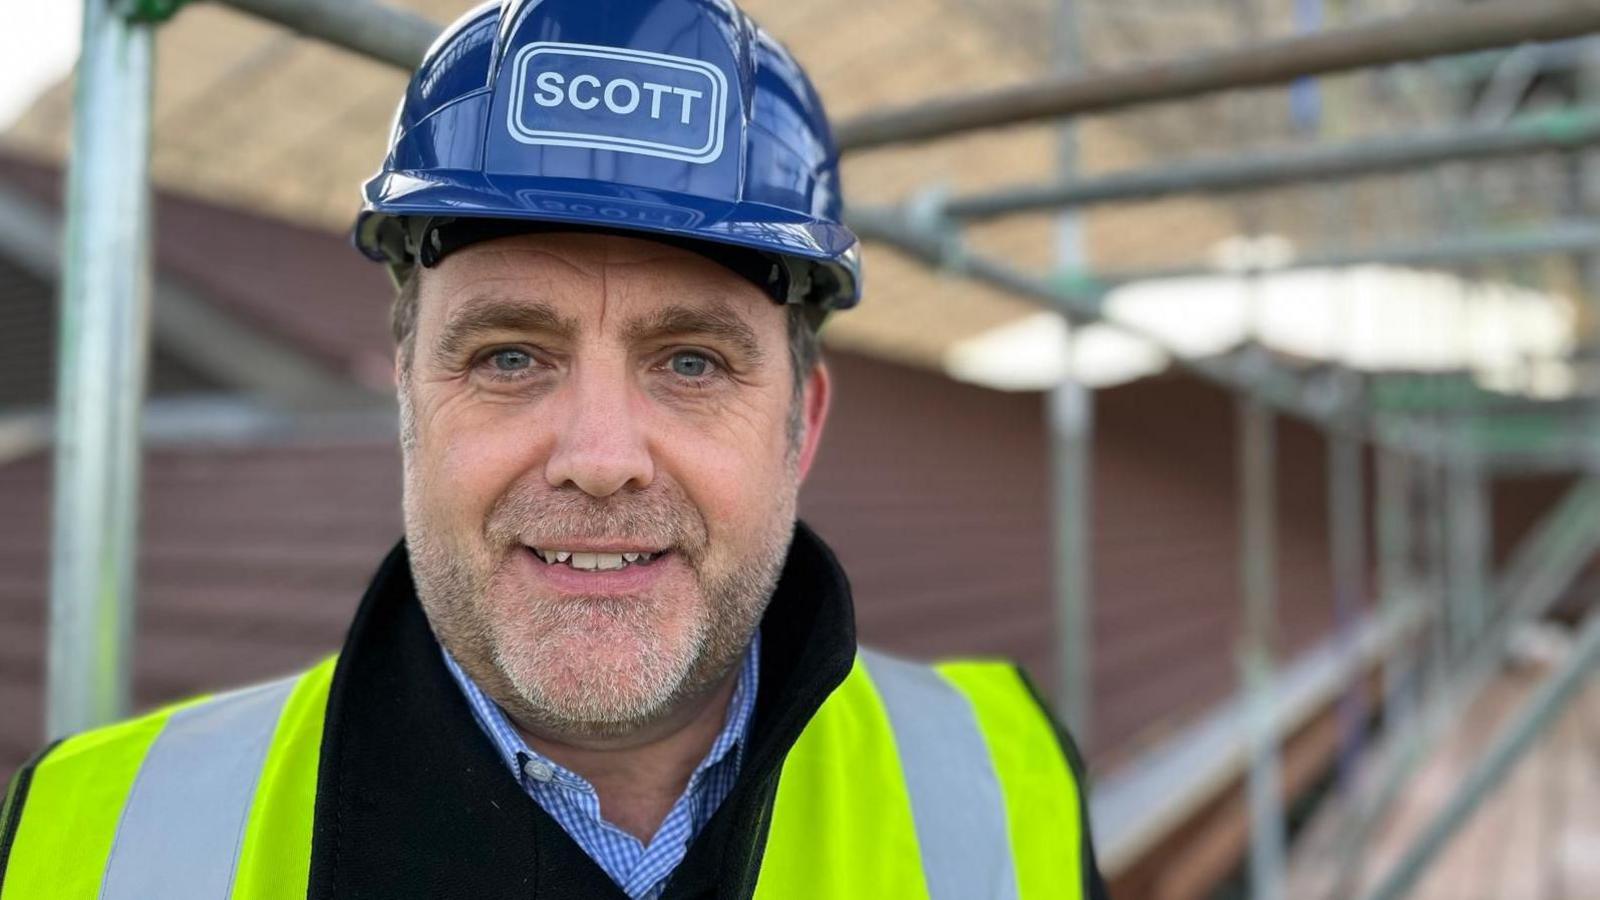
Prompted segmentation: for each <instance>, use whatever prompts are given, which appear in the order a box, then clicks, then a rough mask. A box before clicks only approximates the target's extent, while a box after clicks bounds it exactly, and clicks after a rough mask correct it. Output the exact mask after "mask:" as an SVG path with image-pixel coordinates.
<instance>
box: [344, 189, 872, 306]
mask: <svg viewBox="0 0 1600 900" xmlns="http://www.w3.org/2000/svg"><path fill="white" fill-rule="evenodd" d="M456 174H459V175H461V176H463V177H459V178H450V179H441V178H439V177H437V176H432V177H430V176H427V175H422V174H420V173H416V172H388V173H382V174H380V175H378V176H377V177H375V178H373V179H372V180H371V181H369V182H368V183H367V185H366V199H367V203H366V205H365V207H364V208H363V209H362V211H361V213H360V215H359V216H357V218H356V223H355V228H354V231H353V233H352V239H353V241H354V243H355V245H356V247H357V248H358V249H359V250H361V252H362V253H364V254H366V255H367V256H368V257H370V258H372V259H374V260H378V261H387V262H390V263H400V262H403V260H401V259H396V258H395V257H396V252H395V248H394V247H393V246H392V242H386V241H385V240H384V237H383V234H382V231H383V229H382V226H383V224H384V223H385V222H389V221H394V220H397V219H399V220H403V219H404V218H405V217H407V216H413V215H417V216H430V217H437V216H454V217H457V218H489V219H507V220H522V221H528V222H540V223H562V222H571V223H572V224H573V225H581V226H585V227H587V228H592V227H594V226H595V225H597V224H598V225H602V226H603V227H606V228H615V229H616V230H618V231H623V232H637V233H640V234H641V235H645V236H648V235H650V234H661V235H671V236H673V237H678V238H688V239H694V240H704V241H710V242H713V243H718V244H725V245H729V246H735V247H748V248H750V249H754V250H761V251H765V252H768V253H779V254H782V255H785V256H790V257H794V258H797V259H801V260H807V261H810V262H812V263H816V264H820V265H821V266H823V267H824V268H826V269H827V270H828V271H829V272H830V273H831V274H832V276H833V279H834V281H835V282H836V283H837V285H838V288H837V290H836V292H835V296H833V297H832V298H830V300H829V302H827V303H826V305H827V306H828V307H830V308H833V309H843V308H847V307H850V306H854V305H855V304H856V302H857V301H858V300H859V299H860V295H861V291H860V266H859V262H858V260H859V252H860V251H859V241H858V239H857V238H856V236H855V234H854V233H853V232H852V231H851V230H850V229H849V228H847V227H845V226H844V225H841V224H837V223H834V222H829V221H825V220H822V219H817V218H806V217H803V216H798V215H796V214H795V213H793V212H791V211H788V210H785V209H781V208H778V207H775V206H770V205H768V204H764V203H751V202H734V203H729V202H726V201H720V200H712V199H707V198H704V197H698V196H694V195H691V194H677V193H667V192H663V191H651V190H641V189H636V188H630V187H628V186H625V185H616V184H606V185H604V187H605V192H604V193H600V192H597V191H596V190H595V187H596V186H597V185H596V182H594V181H590V180H581V181H580V180H576V179H561V178H542V177H526V176H485V175H480V174H478V173H467V172H461V173H456Z"/></svg>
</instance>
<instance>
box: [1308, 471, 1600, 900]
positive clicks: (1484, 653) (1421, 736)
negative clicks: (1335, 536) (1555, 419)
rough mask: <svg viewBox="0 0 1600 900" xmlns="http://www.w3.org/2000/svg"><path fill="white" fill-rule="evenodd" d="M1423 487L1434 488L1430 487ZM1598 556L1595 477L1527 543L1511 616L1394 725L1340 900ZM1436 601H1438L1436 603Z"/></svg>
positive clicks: (1352, 840) (1359, 820) (1435, 657)
mask: <svg viewBox="0 0 1600 900" xmlns="http://www.w3.org/2000/svg"><path fill="white" fill-rule="evenodd" d="M1419 468H1422V469H1424V470H1423V471H1419V472H1418V473H1417V474H1418V475H1419V476H1420V477H1421V478H1422V479H1429V478H1431V477H1432V476H1434V475H1435V473H1434V472H1431V471H1426V469H1427V468H1428V467H1419ZM1440 480H1441V479H1439V478H1433V483H1434V484H1435V485H1437V484H1438V483H1439V482H1440ZM1422 484H1423V486H1424V487H1428V486H1429V484H1428V481H1426V480H1424V481H1423V482H1422ZM1430 524H1431V523H1430ZM1428 530H1429V531H1430V534H1429V535H1428V537H1427V538H1426V539H1427V540H1429V541H1434V540H1438V539H1439V531H1440V530H1442V529H1439V528H1429V529H1428ZM1596 552H1600V478H1596V477H1589V478H1585V479H1584V480H1582V481H1580V482H1578V483H1577V484H1576V485H1574V486H1573V487H1572V488H1570V489H1569V490H1568V492H1567V494H1566V496H1564V497H1563V498H1562V500H1561V501H1560V502H1559V503H1558V504H1557V505H1556V507H1555V508H1554V509H1552V510H1551V511H1550V512H1548V513H1546V514H1545V516H1544V518H1543V519H1542V520H1540V522H1539V523H1538V525H1536V526H1535V527H1534V529H1533V530H1532V531H1531V532H1530V533H1529V534H1528V535H1527V536H1526V537H1525V538H1523V540H1522V542H1521V543H1520V544H1519V545H1518V547H1517V549H1516V551H1515V552H1514V553H1513V554H1512V556H1511V559H1510V560H1509V561H1508V562H1507V563H1506V566H1505V572H1504V574H1503V575H1502V576H1501V577H1500V579H1499V580H1498V582H1497V583H1496V587H1495V596H1496V598H1497V603H1498V606H1499V608H1500V609H1502V610H1503V611H1504V614H1503V615H1501V616H1500V617H1499V618H1497V619H1496V620H1495V621H1494V622H1493V623H1492V625H1491V626H1490V629H1489V631H1488V632H1487V633H1486V634H1485V635H1484V636H1483V637H1482V639H1480V640H1479V641H1478V642H1477V643H1476V644H1475V645H1474V646H1473V647H1472V648H1471V649H1470V650H1469V651H1468V652H1467V654H1466V655H1464V656H1463V657H1462V658H1460V659H1459V660H1458V661H1457V663H1456V665H1455V666H1454V669H1453V671H1451V672H1450V673H1449V676H1448V678H1447V679H1445V680H1443V681H1442V682H1441V681H1440V680H1439V675H1441V674H1443V673H1442V672H1436V673H1434V675H1435V683H1434V684H1433V696H1432V697H1431V698H1430V700H1429V702H1427V703H1426V704H1425V705H1423V706H1422V707H1421V708H1420V709H1416V708H1415V704H1412V703H1409V701H1408V704H1407V707H1406V709H1407V710H1408V714H1407V715H1405V716H1404V717H1396V716H1391V717H1388V719H1387V721H1388V722H1389V727H1387V728H1386V729H1385V735H1384V738H1383V740H1382V742H1381V745H1380V746H1379V747H1378V748H1376V750H1375V751H1374V753H1373V757H1374V759H1375V765H1374V767H1373V769H1372V773H1371V774H1372V778H1371V780H1370V781H1369V782H1367V783H1366V784H1365V785H1364V786H1363V789H1362V792H1361V796H1360V797H1359V798H1358V800H1357V802H1356V803H1355V804H1353V805H1352V806H1351V807H1350V808H1349V810H1348V813H1347V816H1348V817H1347V818H1346V820H1345V824H1344V827H1343V829H1342V832H1343V833H1342V836H1341V838H1340V849H1339V853H1340V858H1341V859H1343V860H1344V861H1345V864H1344V866H1343V872H1342V875H1343V881H1342V885H1343V888H1344V889H1342V890H1339V891H1335V893H1334V896H1335V897H1345V896H1349V895H1350V892H1351V890H1350V889H1352V888H1353V887H1354V886H1355V885H1356V884H1357V882H1358V881H1359V880H1360V876H1361V873H1362V866H1363V863H1364V861H1365V856H1364V855H1363V854H1362V853H1361V852H1360V851H1361V847H1362V845H1363V843H1364V841H1365V839H1366V835H1367V834H1369V833H1370V831H1371V830H1372V828H1373V827H1374V826H1375V824H1376V823H1377V822H1378V821H1379V820H1380V819H1381V818H1382V817H1383V816H1384V815H1386V814H1387V813H1388V811H1389V809H1390V808H1391V807H1392V806H1393V804H1394V802H1395V801H1396V800H1397V799H1398V798H1399V796H1400V792H1401V790H1402V788H1404V787H1405V785H1406V783H1407V782H1408V780H1409V779H1410V777H1411V775H1412V773H1413V772H1414V771H1415V770H1416V768H1417V766H1418V765H1420V764H1421V762H1422V760H1423V759H1424V758H1425V757H1426V756H1427V754H1429V753H1431V752H1433V751H1434V749H1435V748H1436V747H1437V746H1438V744H1439V742H1440V741H1441V740H1442V739H1443V738H1444V736H1445V735H1446V734H1448V733H1449V730H1450V729H1451V728H1453V727H1455V725H1456V724H1457V723H1458V722H1459V721H1460V719H1461V717H1462V715H1463V714H1464V712H1465V711H1466V709H1467V707H1468V706H1470V705H1471V704H1472V702H1473V701H1474V700H1475V699H1476V698H1477V697H1478V696H1479V695H1480V694H1481V693H1482V692H1483V690H1484V689H1485V688H1486V687H1487V686H1488V684H1489V683H1490V682H1491V681H1492V680H1493V678H1494V676H1495V674H1496V673H1497V672H1499V671H1500V667H1501V666H1502V664H1503V663H1504V661H1505V657H1506V653H1507V651H1508V646H1509V636H1510V635H1511V633H1512V631H1513V629H1515V628H1517V627H1518V626H1520V625H1522V624H1524V623H1527V622H1534V621H1537V620H1539V619H1540V618H1542V617H1543V616H1545V615H1546V614H1547V613H1548V612H1549V610H1550V608H1551V607H1552V606H1553V605H1554V604H1555V602H1556V601H1557V600H1559V599H1560V598H1561V596H1562V594H1563V592H1564V590H1565V589H1566V588H1567V587H1568V586H1569V585H1571V584H1572V583H1573V581H1574V580H1575V579H1576V578H1577V577H1578V575H1579V574H1580V573H1581V572H1582V571H1583V569H1584V566H1585V565H1586V564H1587V563H1588V561H1589V560H1590V559H1592V558H1593V556H1594V554H1595V553H1596ZM1437 587H1438V586H1434V588H1431V589H1437ZM1436 599H1437V598H1430V603H1431V602H1434V601H1435V600H1436ZM1435 615H1438V613H1437V612H1436V613H1435ZM1436 634H1437V632H1436ZM1429 655H1430V657H1432V659H1431V661H1430V666H1432V667H1437V666H1438V665H1439V662H1440V661H1441V659H1442V657H1443V653H1442V652H1441V650H1440V648H1437V647H1435V648H1433V649H1432V650H1431V651H1429Z"/></svg>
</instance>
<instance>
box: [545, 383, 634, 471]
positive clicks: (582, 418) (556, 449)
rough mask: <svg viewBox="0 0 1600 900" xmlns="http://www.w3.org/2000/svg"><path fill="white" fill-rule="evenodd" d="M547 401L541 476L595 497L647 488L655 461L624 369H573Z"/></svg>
mask: <svg viewBox="0 0 1600 900" xmlns="http://www.w3.org/2000/svg"><path fill="white" fill-rule="evenodd" d="M563 388H564V389H563V390H561V391H559V392H558V393H557V394H556V395H555V396H553V397H551V398H549V399H550V400H553V401H556V402H555V403H551V404H548V405H547V407H546V408H547V409H548V411H549V412H550V414H551V417H552V421H551V424H552V425H553V426H554V427H555V441H554V445H553V448H552V450H551V453H550V458H549V460H548V462H546V463H545V479H546V480H547V481H548V482H549V484H550V486H551V487H554V488H565V487H567V486H569V485H570V486H572V487H576V488H577V489H579V490H581V491H583V492H584V493H586V494H589V495H590V496H594V497H609V496H611V495H612V494H614V493H616V492H618V491H620V490H623V489H625V488H633V489H635V490H637V489H641V488H644V487H647V486H648V485H649V484H650V482H651V481H652V480H653V479H654V478H655V462H654V460H653V459H652V457H651V454H650V445H649V442H648V440H646V435H645V427H644V426H645V423H644V422H643V421H642V420H641V419H640V417H639V414H638V411H637V410H636V409H635V407H634V404H633V403H632V400H633V397H632V391H631V389H630V385H629V383H628V380H627V378H626V376H625V374H624V373H622V372H610V371H604V370H601V369H593V368H591V369H589V370H588V371H582V370H581V369H580V370H579V371H576V372H574V373H573V375H572V376H571V378H570V379H569V380H568V382H567V384H566V385H564V386H563Z"/></svg>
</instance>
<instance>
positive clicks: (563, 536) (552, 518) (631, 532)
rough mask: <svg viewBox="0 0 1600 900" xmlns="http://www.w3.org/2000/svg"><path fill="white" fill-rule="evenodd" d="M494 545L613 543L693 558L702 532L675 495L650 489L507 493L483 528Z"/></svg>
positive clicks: (694, 512) (696, 514)
mask: <svg viewBox="0 0 1600 900" xmlns="http://www.w3.org/2000/svg"><path fill="white" fill-rule="evenodd" d="M487 530H488V536H489V538H490V540H491V541H492V542H493V543H496V544H506V545H509V544H522V545H526V546H530V547H552V546H561V545H562V544H563V543H567V542H577V541H587V542H600V541H606V542H616V543H620V544H626V545H637V546H644V547H652V548H656V549H661V550H667V549H671V550H676V551H678V552H680V553H682V554H684V555H685V556H687V557H689V558H691V559H694V558H698V556H699V554H700V552H701V550H703V548H704V547H705V545H706V541H707V529H706V524H705V519H704V518H703V517H702V516H701V515H700V511H699V510H698V509H696V508H695V506H694V504H693V503H690V502H689V499H688V497H686V496H684V495H683V493H682V492H681V491H677V490H673V489H669V488H664V487H661V488H658V487H655V486H652V487H651V488H648V489H645V490H639V491H626V492H624V491H619V492H617V493H614V494H611V495H610V496H606V497H595V496H592V495H590V494H586V493H584V492H583V491H582V490H580V489H578V488H570V487H569V488H553V489H552V488H542V489H531V488H525V487H519V488H513V489H512V490H511V491H508V492H507V493H506V494H504V495H503V496H501V498H500V499H499V500H498V501H496V502H495V504H494V506H493V507H492V508H491V510H490V512H489V517H488V524H487Z"/></svg>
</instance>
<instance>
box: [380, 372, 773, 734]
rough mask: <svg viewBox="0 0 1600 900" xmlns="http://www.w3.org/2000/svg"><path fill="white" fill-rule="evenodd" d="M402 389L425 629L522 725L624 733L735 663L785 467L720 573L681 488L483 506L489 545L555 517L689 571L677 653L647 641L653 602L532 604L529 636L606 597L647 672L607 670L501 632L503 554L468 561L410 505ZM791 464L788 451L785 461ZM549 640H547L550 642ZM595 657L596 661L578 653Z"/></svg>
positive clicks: (768, 591)
mask: <svg viewBox="0 0 1600 900" xmlns="http://www.w3.org/2000/svg"><path fill="white" fill-rule="evenodd" d="M409 399H410V398H409V397H407V396H405V391H404V390H402V396H401V433H402V441H401V445H402V450H403V457H404V458H405V472H406V477H405V504H404V506H405V524H406V538H407V544H408V548H409V550H410V554H411V569H412V575H413V580H414V582H415V584H416V589H417V595H418V598H419V599H420V600H421V602H422V605H423V608H424V610H425V611H426V612H427V616H428V620H429V622H430V624H431V626H432V628H433V631H434V634H435V636H436V637H437V638H438V640H439V641H440V643H441V644H442V645H443V646H444V647H445V649H447V650H448V651H449V652H450V653H451V655H452V656H454V657H455V659H456V660H457V661H458V662H459V663H460V664H461V665H462V667H463V668H464V669H465V670H466V671H467V672H468V673H469V674H471V675H472V677H473V679H474V680H475V681H477V682H478V684H479V686H480V687H481V688H483V690H484V691H485V692H486V693H488V694H489V696H490V697H492V698H494V699H495V701H496V702H498V703H499V704H500V705H501V706H502V707H504V708H505V709H506V711H507V712H508V713H509V714H510V715H511V716H512V718H513V719H514V720H515V721H517V722H518V724H520V725H522V726H523V727H524V728H528V729H531V730H537V731H541V732H546V733H554V734H562V735H567V736H572V737H589V738H606V737H618V736H625V735H628V734H630V733H633V732H635V731H637V730H639V729H640V728H641V727H643V726H645V725H648V724H650V723H652V722H655V721H659V720H660V719H662V718H663V717H665V716H667V715H668V714H670V713H671V712H672V711H673V710H674V709H677V708H679V707H681V706H682V705H683V704H684V703H686V702H688V701H690V700H691V699H693V698H696V697H699V696H702V695H704V694H706V693H707V692H709V691H711V690H712V689H713V688H714V687H715V686H716V685H718V684H719V683H721V681H722V680H723V679H724V678H726V677H727V675H728V674H729V673H730V672H731V671H732V670H733V668H734V667H735V666H736V665H738V663H739V661H740V658H741V657H742V656H743V654H744V651H745V648H746V647H748V645H749V642H750V639H751V637H752V635H753V634H754V632H755V629H756V628H757V627H758V625H759V623H760V619H761V616H762V614H763V613H764V612H765V610H766V606H767V603H768V602H769V601H770V599H771V597H772V593H773V591H774V589H775V588H776V586H777V582H778V578H779V575H780V574H781V572H782V569H783V563H784V560H785V558H786V557H787V555H788V548H789V543H790V541H791V540H792V538H793V533H794V521H795V499H794V496H795V493H796V491H797V489H798V484H797V478H796V473H795V471H794V466H793V465H791V466H790V472H789V475H790V477H789V479H788V483H787V484H786V485H784V486H783V487H781V488H780V490H781V491H782V492H783V496H784V498H785V499H784V501H783V502H781V503H780V505H779V508H778V509H776V510H774V513H775V515H774V516H773V517H772V521H771V524H770V526H769V527H768V528H767V529H766V533H765V534H764V535H763V536H762V537H761V539H760V541H759V543H758V546H757V547H756V548H755V552H754V553H753V554H752V557H751V558H748V559H745V560H735V561H732V562H733V564H732V565H731V567H730V571H728V572H725V573H707V572H706V571H705V570H704V568H703V566H704V564H705V553H706V540H707V534H706V527H705V523H704V522H703V521H702V520H701V519H700V517H699V516H698V514H697V513H696V512H695V511H694V507H693V506H692V505H690V504H689V501H688V499H687V498H686V497H684V496H683V495H682V494H681V493H680V492H676V491H672V492H664V493H657V494H655V495H653V496H651V497H648V498H640V497H637V496H635V497H633V498H632V499H629V500H627V501H626V502H619V501H617V500H616V499H607V500H601V499H596V498H592V497H588V496H587V495H581V494H575V493H572V492H556V493H549V492H544V493H540V494H537V495H530V494H527V493H526V492H524V493H516V492H513V493H511V494H508V495H506V496H505V497H502V498H501V501H500V502H498V503H496V505H495V506H494V508H493V509H492V510H491V511H490V514H489V518H488V522H487V527H486V537H487V538H488V540H487V547H488V548H489V552H490V553H495V552H503V553H513V552H522V551H521V550H520V549H519V547H520V544H519V542H518V541H517V539H516V535H517V534H519V533H521V532H522V530H523V529H524V528H526V527H528V526H529V524H530V523H535V522H541V521H543V522H545V523H557V522H559V523H561V525H562V532H563V533H567V534H571V535H583V534H584V533H586V532H587V533H589V534H592V535H603V534H604V535H634V536H641V535H645V536H650V537H652V538H655V539H661V540H662V542H663V543H664V544H670V545H671V546H674V547H675V548H677V549H678V550H679V551H681V556H682V558H683V561H684V562H685V563H686V564H688V565H689V567H690V569H691V571H692V572H693V573H694V576H695V581H696V583H697V585H698V588H699V592H700V595H701V597H702V598H703V599H704V601H705V611H704V614H703V618H702V620H701V621H699V622H698V623H696V627H695V628H694V629H693V632H692V633H691V635H690V638H689V640H688V642H687V646H685V647H683V648H681V653H679V654H678V655H679V656H680V658H678V659H676V660H672V659H667V658H666V657H668V656H669V655H672V654H673V653H678V650H679V648H664V647H661V646H660V645H659V644H652V642H651V641H650V639H649V638H650V634H649V632H650V625H651V620H652V615H651V613H652V611H653V610H655V609H656V607H655V606H654V605H653V604H648V603H646V604H641V603H638V602H628V603H618V602H616V601H615V600H614V599H613V598H584V599H580V600H568V601H563V602H562V603H560V604H556V603H540V604H534V605H531V612H530V615H531V617H532V618H531V625H532V626H533V628H534V629H535V633H536V634H540V635H545V634H549V635H561V634H563V630H564V629H565V630H566V633H567V634H569V635H570V634H571V633H572V632H571V629H572V628H573V625H572V616H571V615H568V614H569V613H571V612H572V611H573V610H574V609H575V608H577V607H576V604H588V607H587V608H586V610H585V615H592V614H593V612H594V609H595V607H594V604H596V603H598V604H610V608H609V609H607V610H606V611H605V612H606V617H607V619H608V622H607V624H608V626H611V627H618V628H620V629H622V630H623V631H625V632H626V633H628V634H629V635H630V637H636V638H638V643H639V645H640V646H641V647H642V648H644V651H643V652H642V653H641V654H640V657H639V659H638V660H637V663H638V667H637V669H636V670H633V674H636V675H637V674H639V672H644V673H647V674H649V675H651V676H653V677H652V678H649V679H640V678H634V679H626V678H619V677H617V676H618V675H619V674H621V673H620V672H619V671H618V670H616V669H612V670H611V671H605V670H603V669H600V668H594V667H591V668H587V669H586V668H585V667H584V662H585V660H582V659H577V660H569V659H562V658H559V657H558V655H557V651H556V649H555V648H554V647H551V646H549V645H548V644H546V643H541V642H535V643H534V646H533V647H532V649H531V650H530V649H528V648H527V647H521V648H519V647H517V646H515V636H514V635H512V634H509V633H501V632H500V631H499V630H497V628H496V625H495V622H494V620H493V614H492V610H491V608H490V605H489V603H488V602H487V598H488V596H489V594H490V591H491V590H492V589H493V584H492V582H493V576H494V573H495V571H496V570H497V569H498V568H499V564H500V563H502V562H504V561H505V560H504V558H503V557H502V558H501V559H495V558H484V559H476V558H475V557H476V556H477V555H478V553H477V552H474V551H472V550H470V549H466V548H463V549H460V550H457V549H453V548H451V547H449V546H448V544H447V542H445V541H441V540H437V539H436V538H437V536H438V535H437V532H436V530H435V529H433V528H431V527H429V524H428V521H427V515H426V513H425V511H424V510H423V509H421V508H420V503H419V498H418V490H417V488H418V485H417V481H418V476H417V474H416V472H415V469H414V468H413V460H412V459H411V457H412V455H413V453H414V452H415V451H416V446H417V441H416V432H415V429H414V426H413V421H414V420H413V418H412V413H411V409H410V404H409V402H408V401H409ZM791 462H792V460H791ZM551 643H553V642H551ZM588 662H589V663H590V664H591V666H596V665H597V664H596V663H595V661H594V660H589V661H588ZM563 676H565V677H567V678H569V679H576V681H577V683H578V684H579V685H580V686H581V691H580V694H581V696H580V697H579V698H578V700H577V701H575V702H560V701H559V700H558V699H557V698H555V697H553V696H552V692H551V691H550V689H549V686H550V684H552V683H554V681H555V680H556V679H557V678H560V677H563ZM641 681H643V682H644V683H645V684H647V685H652V684H653V689H650V690H648V691H631V692H630V691H626V690H623V689H622V688H623V686H625V685H629V684H637V683H640V682H641Z"/></svg>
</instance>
